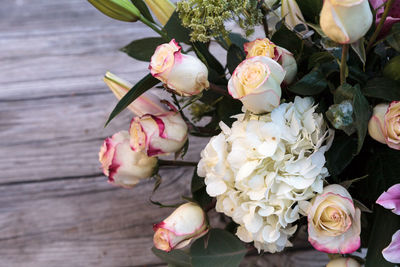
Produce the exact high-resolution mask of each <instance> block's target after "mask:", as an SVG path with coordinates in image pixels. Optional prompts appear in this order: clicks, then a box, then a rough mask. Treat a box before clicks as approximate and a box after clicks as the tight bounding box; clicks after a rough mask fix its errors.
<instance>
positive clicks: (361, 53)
mask: <svg viewBox="0 0 400 267" xmlns="http://www.w3.org/2000/svg"><path fill="white" fill-rule="evenodd" d="M351 48H353V50H354V52H356V54H357V56H358V57H359V58H360V60H361V62H362V64H363V65H365V61H366V60H367V56H366V54H365V46H364V37H362V38H361V39H359V40H358V41H356V42H354V43H352V44H351Z"/></svg>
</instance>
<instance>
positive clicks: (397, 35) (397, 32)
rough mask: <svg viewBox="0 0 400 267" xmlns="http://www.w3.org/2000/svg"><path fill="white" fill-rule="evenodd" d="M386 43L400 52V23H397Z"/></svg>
mask: <svg viewBox="0 0 400 267" xmlns="http://www.w3.org/2000/svg"><path fill="white" fill-rule="evenodd" d="M386 41H387V42H388V43H389V45H390V46H391V47H393V48H394V49H395V50H396V51H397V52H400V23H395V24H394V25H393V26H392V29H391V30H390V34H389V35H388V36H386Z"/></svg>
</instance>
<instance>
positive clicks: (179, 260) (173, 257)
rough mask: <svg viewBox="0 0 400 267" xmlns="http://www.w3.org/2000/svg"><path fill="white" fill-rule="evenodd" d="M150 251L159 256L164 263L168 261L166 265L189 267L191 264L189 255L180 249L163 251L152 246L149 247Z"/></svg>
mask: <svg viewBox="0 0 400 267" xmlns="http://www.w3.org/2000/svg"><path fill="white" fill-rule="evenodd" d="M151 251H152V252H153V253H154V255H156V256H157V257H159V258H160V259H162V260H163V261H165V262H166V263H168V265H171V266H175V267H191V266H192V264H191V263H190V262H191V257H190V255H189V254H187V253H185V252H183V251H182V250H179V249H174V250H172V251H170V252H165V251H162V250H159V249H157V248H155V247H153V248H152V249H151Z"/></svg>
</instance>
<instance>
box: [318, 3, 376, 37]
mask: <svg viewBox="0 0 400 267" xmlns="http://www.w3.org/2000/svg"><path fill="white" fill-rule="evenodd" d="M371 24H372V12H371V9H370V7H369V3H368V0H325V1H324V4H323V6H322V10H321V15H320V25H321V29H322V31H323V32H324V33H325V34H326V35H327V36H328V37H329V38H330V39H332V40H333V41H335V42H337V43H340V44H349V43H354V42H355V41H357V40H358V39H360V38H361V37H363V36H364V35H365V34H366V33H367V31H368V29H369V28H370V27H371Z"/></svg>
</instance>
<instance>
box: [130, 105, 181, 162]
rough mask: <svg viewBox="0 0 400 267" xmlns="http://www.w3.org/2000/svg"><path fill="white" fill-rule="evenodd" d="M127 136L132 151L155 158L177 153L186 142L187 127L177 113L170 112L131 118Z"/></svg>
mask: <svg viewBox="0 0 400 267" xmlns="http://www.w3.org/2000/svg"><path fill="white" fill-rule="evenodd" d="M129 134H130V136H131V148H132V149H133V150H134V151H144V152H145V153H147V155H148V156H156V155H163V154H168V153H174V152H177V151H179V150H180V149H181V148H182V147H183V145H184V144H185V143H186V141H187V138H188V127H187V125H186V123H185V121H184V120H183V119H182V117H181V115H180V114H179V112H176V111H170V112H166V113H163V114H162V115H159V116H154V115H144V116H142V117H140V118H139V117H135V118H133V119H132V122H131V126H130V128H129Z"/></svg>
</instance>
